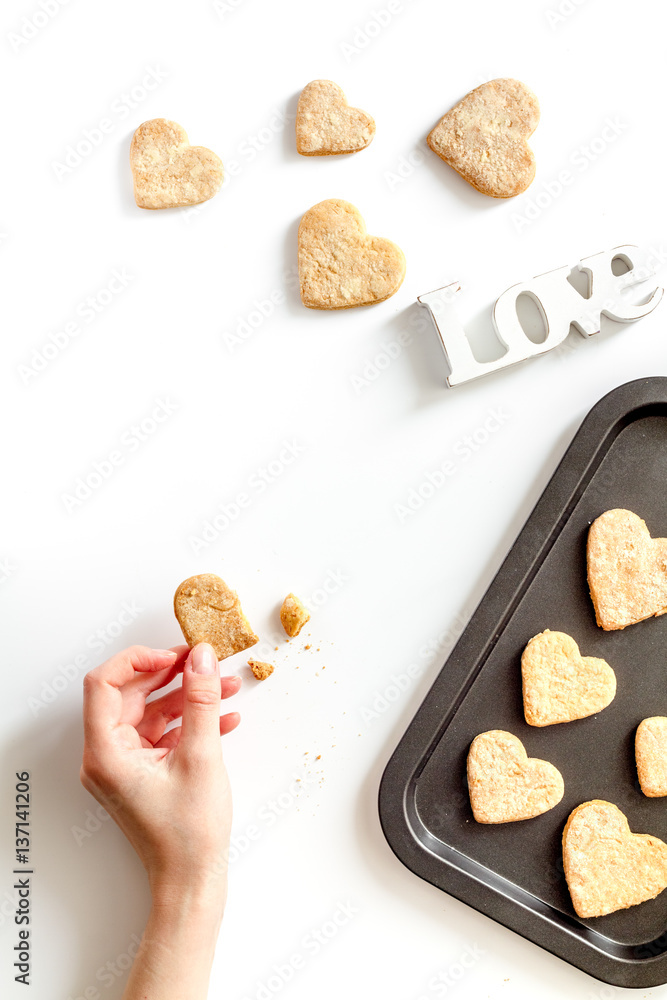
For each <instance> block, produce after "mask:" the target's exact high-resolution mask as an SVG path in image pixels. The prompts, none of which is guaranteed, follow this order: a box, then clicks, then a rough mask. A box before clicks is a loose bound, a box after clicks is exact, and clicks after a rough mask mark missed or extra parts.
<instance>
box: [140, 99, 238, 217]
mask: <svg viewBox="0 0 667 1000" xmlns="http://www.w3.org/2000/svg"><path fill="white" fill-rule="evenodd" d="M130 167H131V168H132V175H133V177H134V198H135V201H136V203H137V205H138V206H139V208H180V207H183V206H185V205H199V203H200V202H202V201H208V199H209V198H212V197H213V195H214V194H217V192H218V191H219V190H220V188H221V186H222V182H223V179H224V171H223V167H222V161H221V159H220V157H219V156H216V154H215V153H212V152H211V150H210V149H206V148H205V147H204V146H191V145H190V144H189V142H188V136H187V132H186V131H185V129H184V128H182V127H181V126H180V125H179V124H178V123H177V122H170V121H168V120H167V119H166V118H153V119H152V120H151V121H148V122H144V123H143V125H140V126H139V128H138V129H137V130H136V132H135V133H134V135H133V137H132V144H131V146H130Z"/></svg>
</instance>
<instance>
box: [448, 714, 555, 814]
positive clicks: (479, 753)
mask: <svg viewBox="0 0 667 1000" xmlns="http://www.w3.org/2000/svg"><path fill="white" fill-rule="evenodd" d="M468 791H469V793H470V805H471V806H472V814H473V816H474V817H475V819H476V820H477V822H478V823H513V822H515V821H516V820H521V819H532V817H533V816H539V815H540V814H541V813H544V812H547V811H548V810H549V809H553V807H554V806H555V805H557V804H558V803H559V802H560V800H561V799H562V798H563V791H564V785H563V777H562V775H561V773H560V771H559V770H558V768H557V767H554V765H553V764H550V763H549V762H548V761H546V760H538V758H537V757H529V756H528V755H527V754H526V751H525V749H524V746H523V743H522V742H521V740H520V739H518V738H517V737H516V736H513V735H512V733H506V732H504V731H503V730H502V729H492V730H490V731H489V732H488V733H480V735H479V736H476V737H475V739H474V740H473V741H472V743H471V745H470V750H469V752H468Z"/></svg>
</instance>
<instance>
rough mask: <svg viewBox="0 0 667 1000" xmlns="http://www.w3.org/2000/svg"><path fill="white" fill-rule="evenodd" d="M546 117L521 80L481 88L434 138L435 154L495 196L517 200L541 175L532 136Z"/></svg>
mask: <svg viewBox="0 0 667 1000" xmlns="http://www.w3.org/2000/svg"><path fill="white" fill-rule="evenodd" d="M539 120H540V106H539V104H538V102H537V98H536V97H535V94H533V92H532V91H531V90H529V89H528V87H526V85H525V84H524V83H520V81H519V80H505V79H501V80H491V81H490V82H489V83H483V84H482V86H481V87H476V88H475V90H471V91H470V93H469V94H466V96H465V97H464V98H463V100H462V101H460V102H459V103H458V104H457V105H455V107H453V108H452V109H451V111H448V112H447V114H446V115H444V116H443V117H442V118H441V119H440V121H439V122H438V124H437V125H436V126H435V128H434V129H433V130H432V131H431V133H430V134H429V136H428V144H429V146H430V147H431V149H432V150H433V152H434V153H437V154H438V156H439V157H440V158H441V159H442V160H444V161H445V163H448V164H449V166H450V167H453V168H454V170H456V171H457V172H458V173H459V174H461V176H462V177H463V179H464V180H466V181H467V182H468V184H472V186H473V187H474V188H477V190H478V191H481V192H482V194H488V195H490V196H491V197H492V198H514V196H515V195H517V194H521V192H522V191H525V190H526V188H527V187H528V185H529V184H531V182H532V180H533V178H534V176H535V157H534V155H533V151H532V149H531V148H530V146H529V145H528V139H529V138H530V136H531V135H532V134H533V132H534V131H535V129H536V128H537V124H538V122H539Z"/></svg>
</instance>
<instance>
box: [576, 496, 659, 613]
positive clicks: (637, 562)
mask: <svg viewBox="0 0 667 1000" xmlns="http://www.w3.org/2000/svg"><path fill="white" fill-rule="evenodd" d="M586 559H587V563H588V586H589V588H590V592H591V599H592V601H593V607H594V608H595V617H596V620H597V623H598V625H600V626H601V627H602V628H603V629H605V631H611V630H614V629H623V628H625V627H626V626H627V625H634V624H636V623H637V622H641V621H644V619H646V618H653V617H657V616H658V615H663V614H664V613H665V612H666V611H667V538H651V535H650V534H649V530H648V528H647V526H646V523H645V522H644V521H642V519H641V517H639V516H638V515H637V514H633V512H632V511H631V510H623V509H620V508H616V509H614V510H607V511H605V512H604V514H601V515H600V516H599V517H598V518H596V519H595V521H593V523H592V525H591V526H590V529H589V531H588V543H587V547H586Z"/></svg>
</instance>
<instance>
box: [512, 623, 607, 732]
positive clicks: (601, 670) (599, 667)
mask: <svg viewBox="0 0 667 1000" xmlns="http://www.w3.org/2000/svg"><path fill="white" fill-rule="evenodd" d="M521 677H522V680H523V711H524V714H525V716H526V722H527V723H528V725H529V726H553V725H555V724H556V723H559V722H573V721H574V720H575V719H585V718H586V717H587V716H589V715H595V713H596V712H601V711H602V709H603V708H606V707H607V705H609V704H610V703H611V702H612V701H613V700H614V695H615V694H616V675H615V673H614V671H613V670H612V669H611V667H610V666H609V664H608V663H607V661H606V660H600V659H598V658H597V657H595V656H582V655H581V653H580V652H579V647H578V645H577V644H576V642H575V641H574V639H573V638H572V637H571V636H569V635H567V634H566V633H565V632H550V631H549V629H545V631H544V632H540V634H539V635H536V636H535V637H534V638H532V639H531V640H530V642H529V643H528V645H527V646H526V648H525V649H524V651H523V655H522V657H521Z"/></svg>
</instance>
